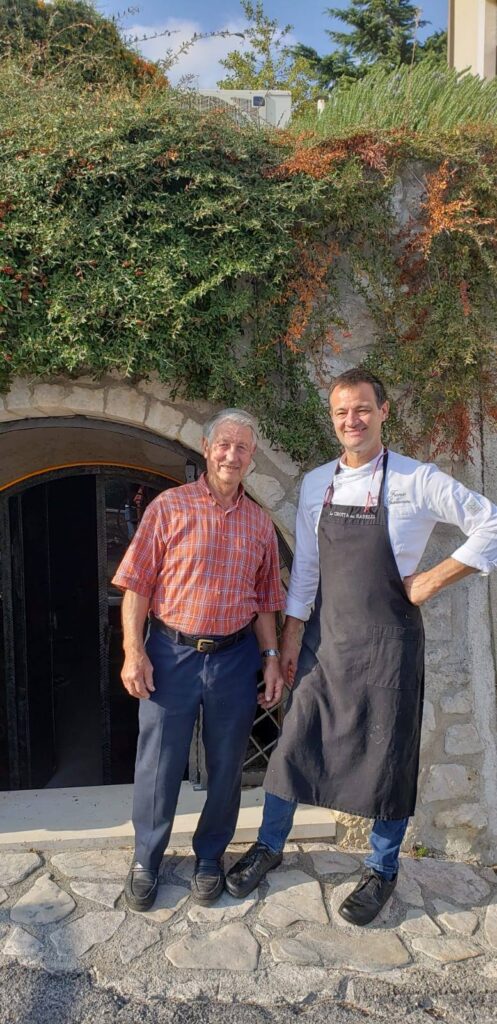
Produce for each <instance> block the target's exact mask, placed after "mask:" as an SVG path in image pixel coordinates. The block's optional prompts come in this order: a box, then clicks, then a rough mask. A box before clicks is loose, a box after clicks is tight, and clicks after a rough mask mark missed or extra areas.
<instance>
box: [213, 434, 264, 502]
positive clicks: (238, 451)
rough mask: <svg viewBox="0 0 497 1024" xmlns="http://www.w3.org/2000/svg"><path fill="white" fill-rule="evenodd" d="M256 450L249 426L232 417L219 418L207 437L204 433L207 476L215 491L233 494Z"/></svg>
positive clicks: (230, 495)
mask: <svg viewBox="0 0 497 1024" xmlns="http://www.w3.org/2000/svg"><path fill="white" fill-rule="evenodd" d="M254 451H255V441H254V435H253V433H252V430H251V429H250V427H244V426H242V425H241V424H240V423H237V422H236V421H235V420H221V423H219V424H218V425H217V427H216V429H215V431H214V434H213V436H212V437H211V439H210V441H207V439H206V438H205V437H204V440H203V453H204V458H205V461H206V463H207V480H208V482H209V486H210V487H211V489H212V490H213V491H214V493H215V494H219V495H220V496H222V497H232V496H234V495H235V494H236V492H237V491H238V487H239V485H240V483H241V481H242V480H243V477H244V476H245V474H246V472H247V470H248V468H249V466H250V462H251V459H252V455H253V454H254Z"/></svg>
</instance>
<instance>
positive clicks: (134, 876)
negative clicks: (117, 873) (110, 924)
mask: <svg viewBox="0 0 497 1024" xmlns="http://www.w3.org/2000/svg"><path fill="white" fill-rule="evenodd" d="M158 884H159V872H158V871H152V870H151V869H150V868H142V866H141V864H137V863H136V861H133V863H132V865H131V867H130V869H129V871H128V877H127V878H126V882H125V883H124V898H125V900H126V903H127V904H128V907H129V908H130V910H150V907H151V906H152V904H153V902H154V900H155V897H156V896H157V887H158Z"/></svg>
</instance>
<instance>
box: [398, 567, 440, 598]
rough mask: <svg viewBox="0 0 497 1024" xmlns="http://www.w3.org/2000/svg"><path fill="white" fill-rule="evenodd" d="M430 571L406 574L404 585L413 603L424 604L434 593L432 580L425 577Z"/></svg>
mask: <svg viewBox="0 0 497 1024" xmlns="http://www.w3.org/2000/svg"><path fill="white" fill-rule="evenodd" d="M427 575H428V573H424V572H413V573H412V575H411V576H404V580H403V583H404V587H405V591H406V594H407V596H408V598H409V600H410V602H411V604H416V605H420V604H424V603H425V601H428V600H429V598H430V597H431V596H432V594H433V590H432V587H431V584H430V581H429V580H427V579H425V577H426V576H427Z"/></svg>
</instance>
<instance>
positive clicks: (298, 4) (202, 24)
mask: <svg viewBox="0 0 497 1024" xmlns="http://www.w3.org/2000/svg"><path fill="white" fill-rule="evenodd" d="M131 2H132V0H131ZM448 4H449V0H419V4H418V6H419V7H420V8H421V10H422V15H421V16H422V18H424V19H425V20H426V21H429V22H431V25H430V26H429V27H427V28H425V29H424V30H421V32H420V39H423V38H424V37H425V36H426V35H427V34H429V33H430V32H434V31H436V30H438V29H445V28H446V27H447V9H448ZM328 5H329V6H333V7H344V8H346V7H348V5H349V3H348V0H329V2H327V0H265V2H264V10H265V12H266V13H267V14H268V15H269V16H270V17H271V18H276V19H277V20H278V22H279V24H280V25H287V24H289V23H290V24H292V25H293V26H294V28H293V31H292V33H291V37H290V36H288V37H287V38H288V41H289V42H290V43H292V42H299V43H305V44H306V45H307V46H312V47H314V48H315V49H316V50H317V51H318V52H319V53H330V51H331V49H332V44H331V40H330V39H329V36H328V35H327V33H326V29H333V28H335V29H338V30H341V29H343V28H344V26H343V24H342V23H341V22H339V21H338V20H335V21H334V20H333V19H332V18H330V17H329V15H327V14H326V13H325V11H326V7H327V6H328ZM97 7H98V9H99V10H100V11H101V13H102V14H104V15H106V16H115V17H119V18H120V23H121V26H122V27H123V29H124V31H125V34H126V35H128V36H130V37H136V36H137V37H139V38H140V39H142V37H144V36H154V35H157V33H160V32H164V31H169V32H171V33H172V34H171V35H170V36H162V37H161V36H159V37H158V38H155V39H149V40H148V41H146V42H140V43H139V44H137V45H138V49H139V51H140V52H141V53H142V54H143V56H145V57H148V58H149V59H151V60H160V59H161V58H164V57H165V56H166V53H167V50H168V49H172V50H173V51H174V52H176V50H177V49H178V48H179V47H180V46H181V44H182V43H183V42H185V41H186V40H188V39H191V38H192V36H193V35H194V33H202V32H216V31H222V30H226V29H227V30H228V31H229V32H234V33H236V32H242V31H243V28H244V23H245V22H244V17H243V12H242V9H241V6H240V3H239V2H238V0H135V2H134V3H133V7H128V8H126V7H125V4H124V3H123V2H121V3H119V2H118V0H117V2H116V0H97ZM237 47H241V48H243V42H242V41H241V40H240V39H237V37H236V36H235V37H233V38H227V39H223V38H220V37H212V38H210V39H205V40H200V41H199V42H197V43H195V45H194V46H193V47H192V48H191V49H190V50H189V51H188V53H187V54H185V55H184V56H182V57H181V59H180V60H179V61H178V62H177V64H176V65H175V66H174V68H173V69H171V70H170V71H168V77H169V79H170V81H171V83H172V84H176V83H177V82H178V81H179V80H180V79H181V78H182V77H183V76H185V75H188V76H193V77H192V80H191V84H192V85H193V86H194V87H198V88H203V89H209V88H210V89H212V88H215V87H216V82H217V80H218V79H219V78H221V77H222V75H223V69H222V68H220V67H219V63H218V62H219V60H220V59H221V58H223V57H224V56H226V54H227V53H228V52H229V51H230V50H233V49H235V48H237Z"/></svg>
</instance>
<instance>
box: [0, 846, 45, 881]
mask: <svg viewBox="0 0 497 1024" xmlns="http://www.w3.org/2000/svg"><path fill="white" fill-rule="evenodd" d="M40 864H41V857H39V856H38V854H37V853H0V885H2V886H7V888H8V886H9V885H17V883H18V882H22V881H23V879H24V878H27V877H28V875H31V874H32V873H33V871H36V869H37V868H39V867H40Z"/></svg>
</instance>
